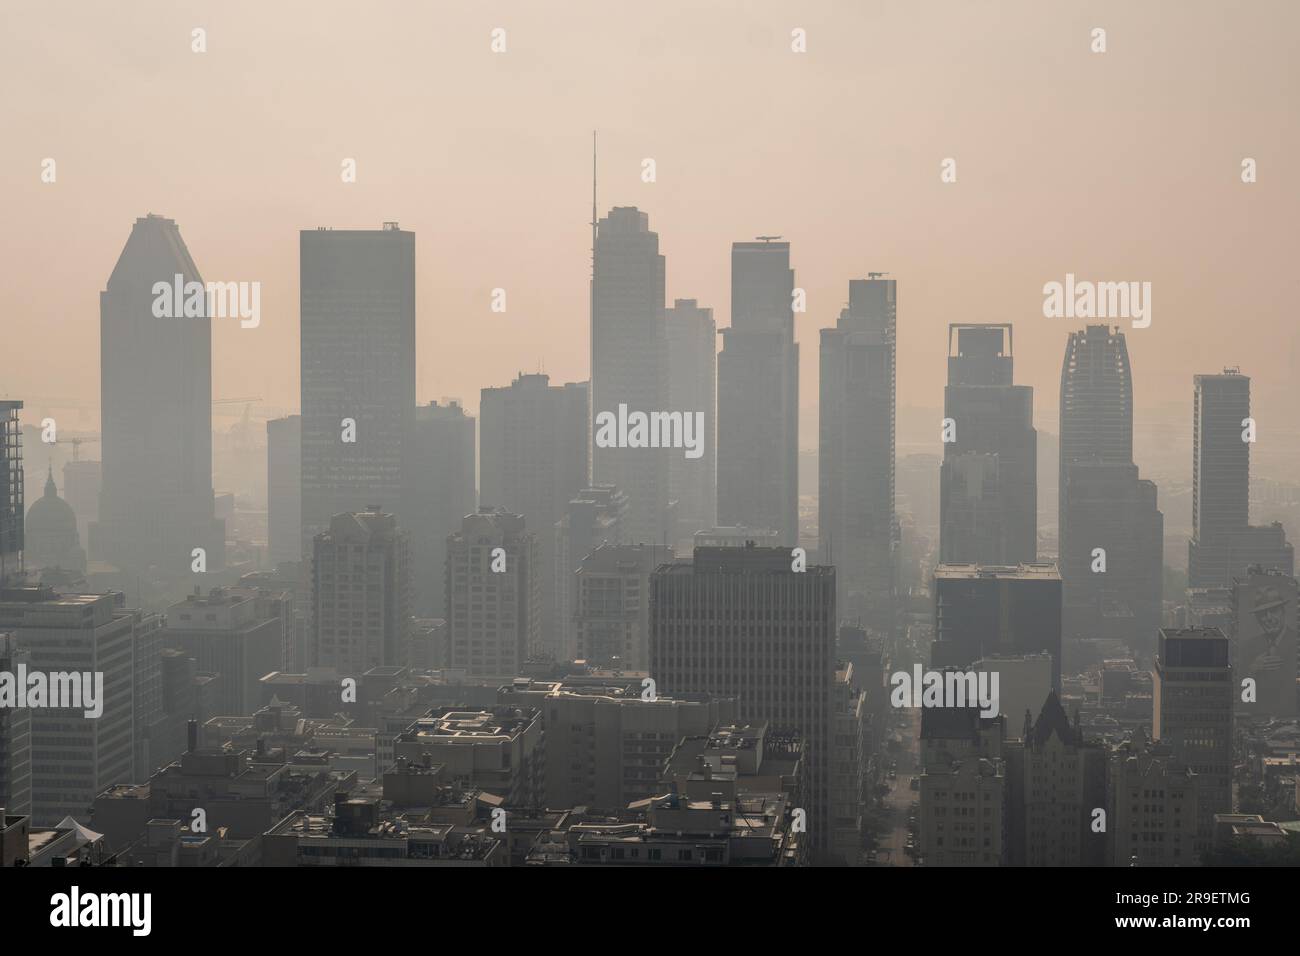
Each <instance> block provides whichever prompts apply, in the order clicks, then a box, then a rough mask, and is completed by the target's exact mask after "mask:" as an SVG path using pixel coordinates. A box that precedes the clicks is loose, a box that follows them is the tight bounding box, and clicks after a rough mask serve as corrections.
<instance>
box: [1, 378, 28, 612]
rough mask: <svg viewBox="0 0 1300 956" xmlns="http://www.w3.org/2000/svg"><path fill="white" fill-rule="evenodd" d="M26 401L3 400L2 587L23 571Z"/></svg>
mask: <svg viewBox="0 0 1300 956" xmlns="http://www.w3.org/2000/svg"><path fill="white" fill-rule="evenodd" d="M22 407H23V403H22V402H14V401H0V586H3V585H4V583H5V580H6V578H8V577H9V576H10V575H12V574H17V573H18V571H19V570H21V568H22V553H23V516H24V514H25V513H26V512H25V509H24V508H23V429H22V426H21V425H20V424H19V422H18V411H19V409H21V408H22Z"/></svg>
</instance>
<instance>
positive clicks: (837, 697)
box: [829, 662, 871, 866]
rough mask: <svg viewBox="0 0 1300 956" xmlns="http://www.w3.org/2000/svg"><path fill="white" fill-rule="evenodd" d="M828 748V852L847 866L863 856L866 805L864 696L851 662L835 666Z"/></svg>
mask: <svg viewBox="0 0 1300 956" xmlns="http://www.w3.org/2000/svg"><path fill="white" fill-rule="evenodd" d="M832 703H833V717H832V720H833V726H832V737H831V741H832V742H831V750H830V755H829V756H830V761H831V771H830V792H831V797H830V800H831V818H832V822H831V844H830V845H831V855H832V856H833V857H834V858H836V859H837V860H839V861H840V862H842V863H843V864H845V865H846V866H857V865H858V863H859V861H860V859H861V857H862V826H863V811H864V808H865V807H866V806H867V802H868V794H867V791H866V787H865V784H866V780H867V775H866V772H867V760H868V757H869V756H870V751H869V749H868V743H867V726H868V724H869V722H870V719H871V718H870V716H869V714H868V712H867V695H866V693H865V692H864V691H863V690H862V689H861V688H860V687H859V686H858V682H857V679H856V677H855V675H854V673H853V665H852V664H849V663H844V662H841V663H838V664H836V666H835V684H834V688H833V691H832Z"/></svg>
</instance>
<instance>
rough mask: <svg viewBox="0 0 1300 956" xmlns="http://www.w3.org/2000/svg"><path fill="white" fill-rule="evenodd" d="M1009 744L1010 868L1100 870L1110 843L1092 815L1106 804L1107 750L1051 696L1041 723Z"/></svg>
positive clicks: (1026, 726) (1026, 722) (1025, 724)
mask: <svg viewBox="0 0 1300 956" xmlns="http://www.w3.org/2000/svg"><path fill="white" fill-rule="evenodd" d="M1023 727H1024V730H1023V731H1022V735H1021V739H1019V740H1016V741H1011V742H1009V743H1007V745H1006V747H1005V749H1004V756H1005V758H1006V762H1007V781H1008V793H1007V819H1008V822H1009V826H1008V832H1007V860H1008V862H1009V863H1010V864H1011V865H1012V866H1102V865H1103V864H1104V863H1105V860H1106V848H1107V840H1106V836H1105V834H1104V833H1098V832H1095V831H1094V830H1093V828H1092V826H1093V819H1094V816H1093V811H1094V810H1095V809H1103V810H1104V809H1105V807H1106V759H1107V751H1106V748H1105V747H1104V746H1103V745H1102V744H1100V743H1098V742H1094V741H1089V740H1086V739H1085V738H1084V735H1083V731H1082V730H1081V729H1080V728H1079V722H1078V719H1077V718H1076V719H1075V722H1074V723H1073V724H1071V723H1070V719H1069V717H1067V716H1066V713H1065V708H1064V707H1062V706H1061V701H1060V699H1059V698H1058V697H1057V696H1056V693H1055V691H1053V692H1052V693H1049V694H1048V695H1047V699H1046V701H1045V702H1044V703H1043V705H1042V706H1041V708H1040V709H1039V714H1038V719H1037V720H1034V721H1032V722H1031V721H1030V720H1029V718H1028V717H1027V716H1026V717H1025V718H1024V719H1023Z"/></svg>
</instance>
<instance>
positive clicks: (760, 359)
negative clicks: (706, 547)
mask: <svg viewBox="0 0 1300 956" xmlns="http://www.w3.org/2000/svg"><path fill="white" fill-rule="evenodd" d="M793 296H794V270H793V269H791V268H790V243H788V242H773V241H770V240H766V239H764V240H760V241H756V242H736V243H732V246H731V325H730V326H729V327H728V328H726V329H723V330H722V342H723V345H722V352H721V353H720V354H719V355H718V523H719V524H722V525H742V524H744V525H752V526H755V527H759V528H771V529H773V530H774V531H777V532H778V533H779V534H780V536H781V544H782V545H783V546H786V547H794V546H795V545H796V544H798V539H799V346H798V345H797V344H796V343H795V340H794V300H793Z"/></svg>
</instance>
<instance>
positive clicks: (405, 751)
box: [393, 707, 546, 807]
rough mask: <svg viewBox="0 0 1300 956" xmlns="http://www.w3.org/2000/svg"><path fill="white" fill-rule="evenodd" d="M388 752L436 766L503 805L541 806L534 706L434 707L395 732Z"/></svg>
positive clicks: (542, 761) (541, 754) (541, 765)
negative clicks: (493, 797)
mask: <svg viewBox="0 0 1300 956" xmlns="http://www.w3.org/2000/svg"><path fill="white" fill-rule="evenodd" d="M393 756H394V757H395V758H396V759H397V760H401V761H406V762H407V763H409V764H411V765H414V766H423V767H432V766H435V765H439V764H440V765H441V766H442V767H443V773H444V774H445V775H446V776H447V777H448V778H450V779H451V780H452V781H454V782H455V783H457V784H459V785H460V786H462V787H472V788H477V789H480V790H483V791H486V792H487V793H491V794H495V795H497V796H499V797H502V798H503V799H504V800H505V804H506V806H508V807H535V806H538V805H540V804H541V797H542V793H543V792H544V787H545V776H544V775H545V765H546V748H545V739H544V737H543V733H542V715H541V712H540V711H539V710H537V708H535V707H519V708H516V707H493V708H491V709H490V710H469V709H467V708H464V707H435V708H434V709H433V710H431V711H429V713H428V714H426V715H425V716H423V717H421V718H419V719H418V720H416V721H414V722H413V723H412V724H411V725H410V726H409V727H408V728H407V729H406V730H404V731H403V732H402V733H401V734H399V735H398V736H397V739H396V740H395V741H394V742H393Z"/></svg>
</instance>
